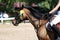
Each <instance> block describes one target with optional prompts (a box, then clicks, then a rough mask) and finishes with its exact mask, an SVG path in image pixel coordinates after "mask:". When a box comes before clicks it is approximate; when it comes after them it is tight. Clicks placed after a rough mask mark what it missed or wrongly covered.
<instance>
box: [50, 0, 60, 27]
mask: <svg viewBox="0 0 60 40" xmlns="http://www.w3.org/2000/svg"><path fill="white" fill-rule="evenodd" d="M59 7H60V0H59V2H58V4H57V5H56V7H55V8H53V9H52V10H51V11H50V12H49V13H50V14H53V13H54V12H56V11H57V10H58V9H59ZM55 16H56V17H55V19H54V20H53V21H51V26H53V25H54V24H55V25H56V24H57V23H59V22H60V10H59V11H58V12H57V15H55Z"/></svg>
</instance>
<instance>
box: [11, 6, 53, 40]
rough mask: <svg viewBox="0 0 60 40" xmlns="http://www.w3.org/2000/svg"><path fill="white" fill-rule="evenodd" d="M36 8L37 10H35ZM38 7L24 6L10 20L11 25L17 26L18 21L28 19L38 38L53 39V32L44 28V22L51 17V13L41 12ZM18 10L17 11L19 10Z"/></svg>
mask: <svg viewBox="0 0 60 40" xmlns="http://www.w3.org/2000/svg"><path fill="white" fill-rule="evenodd" d="M37 9H38V10H37ZM41 9H42V8H39V7H24V8H23V9H21V10H22V11H23V12H22V13H21V12H20V14H19V12H17V13H16V16H15V19H14V20H13V21H12V23H13V25H15V26H17V25H18V24H19V23H21V22H22V21H24V20H25V19H28V20H29V21H30V23H31V24H32V25H33V26H34V28H35V29H36V34H37V37H38V39H39V40H54V33H53V32H49V31H48V30H47V29H46V23H47V22H48V21H49V20H50V18H51V17H52V16H51V14H49V13H45V12H43V13H42V12H41V11H40V10H41ZM21 10H19V11H21Z"/></svg>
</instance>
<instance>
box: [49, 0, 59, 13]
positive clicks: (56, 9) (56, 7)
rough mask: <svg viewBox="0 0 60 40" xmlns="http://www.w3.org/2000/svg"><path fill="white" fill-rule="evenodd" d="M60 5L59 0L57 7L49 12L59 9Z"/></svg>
mask: <svg viewBox="0 0 60 40" xmlns="http://www.w3.org/2000/svg"><path fill="white" fill-rule="evenodd" d="M59 7H60V1H59V2H58V4H57V5H56V7H55V8H53V9H52V10H51V11H50V12H49V13H54V12H55V11H57V10H58V8H59Z"/></svg>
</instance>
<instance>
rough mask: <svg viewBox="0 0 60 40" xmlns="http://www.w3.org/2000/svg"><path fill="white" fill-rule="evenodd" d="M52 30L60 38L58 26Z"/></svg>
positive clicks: (54, 26)
mask: <svg viewBox="0 0 60 40" xmlns="http://www.w3.org/2000/svg"><path fill="white" fill-rule="evenodd" d="M51 28H52V30H53V31H54V32H55V33H56V34H57V35H58V36H59V37H60V31H59V29H58V28H57V27H56V25H53V26H52V27H51Z"/></svg>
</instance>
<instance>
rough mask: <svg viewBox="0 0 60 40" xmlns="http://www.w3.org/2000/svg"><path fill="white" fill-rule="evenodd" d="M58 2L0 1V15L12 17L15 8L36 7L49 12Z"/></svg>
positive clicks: (49, 0) (40, 0)
mask: <svg viewBox="0 0 60 40" xmlns="http://www.w3.org/2000/svg"><path fill="white" fill-rule="evenodd" d="M57 2H58V0H0V13H1V12H2V13H7V14H8V15H10V17H12V16H14V11H15V7H18V8H20V7H21V6H22V5H24V6H34V5H38V6H40V7H41V8H44V9H42V10H46V11H50V10H51V9H52V8H54V7H55V6H56V4H57Z"/></svg>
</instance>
